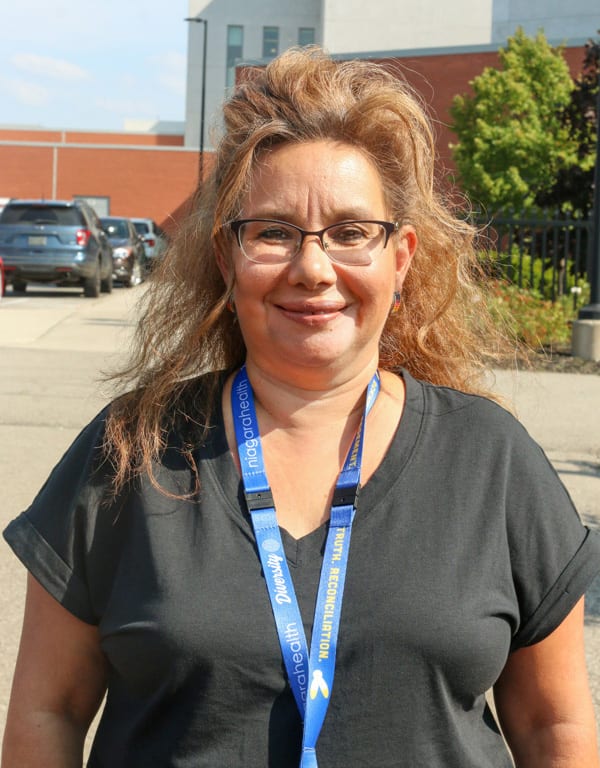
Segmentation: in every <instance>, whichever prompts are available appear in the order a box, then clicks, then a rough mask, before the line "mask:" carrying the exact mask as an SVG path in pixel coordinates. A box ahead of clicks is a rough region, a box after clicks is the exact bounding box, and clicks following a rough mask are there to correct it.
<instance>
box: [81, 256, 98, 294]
mask: <svg viewBox="0 0 600 768" xmlns="http://www.w3.org/2000/svg"><path fill="white" fill-rule="evenodd" d="M83 295H84V296H86V297H87V298H88V299H97V298H98V296H99V295H100V265H99V264H96V270H95V271H94V274H93V275H92V276H91V277H86V278H84V280H83Z"/></svg>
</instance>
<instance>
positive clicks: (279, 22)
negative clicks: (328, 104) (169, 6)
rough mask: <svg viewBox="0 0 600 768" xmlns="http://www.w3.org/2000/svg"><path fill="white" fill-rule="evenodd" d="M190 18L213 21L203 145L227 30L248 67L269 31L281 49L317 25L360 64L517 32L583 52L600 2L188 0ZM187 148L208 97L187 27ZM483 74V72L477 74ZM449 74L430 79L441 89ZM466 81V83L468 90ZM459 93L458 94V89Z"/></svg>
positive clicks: (213, 121)
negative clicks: (239, 32) (276, 30)
mask: <svg viewBox="0 0 600 768" xmlns="http://www.w3.org/2000/svg"><path fill="white" fill-rule="evenodd" d="M188 8H189V14H188V15H189V16H190V17H197V16H199V17H201V18H205V19H206V20H207V22H208V28H207V33H208V43H207V66H206V75H205V109H204V126H205V132H204V146H205V147H211V146H212V145H213V143H214V142H213V139H212V136H211V134H210V132H209V129H210V128H211V127H212V128H213V130H214V131H215V132H216V134H217V135H218V132H219V128H220V125H219V112H220V107H221V104H222V102H223V99H224V97H225V95H226V90H225V75H226V52H227V25H228V24H238V25H242V26H243V27H244V48H243V58H244V62H245V63H248V62H252V61H255V60H257V59H261V57H262V29H263V26H264V25H272V26H278V27H280V51H283V50H284V49H285V48H286V47H288V46H289V45H295V44H296V43H297V30H298V27H301V26H308V27H314V28H315V30H316V37H315V41H316V42H317V43H321V44H323V45H324V47H325V48H326V49H327V50H328V51H329V52H330V53H332V54H346V53H353V55H354V56H356V57H357V58H360V57H365V56H366V55H367V54H368V55H369V56H371V57H374V56H376V55H377V54H379V56H399V57H406V56H407V55H409V56H410V55H412V54H411V52H414V51H420V52H421V53H422V54H423V55H424V56H432V55H437V52H438V51H439V50H440V49H442V51H443V53H444V54H449V55H451V54H452V53H455V54H456V55H460V52H461V49H462V48H464V47H470V46H480V47H481V49H482V52H486V51H489V50H490V49H492V50H495V49H497V48H499V47H501V46H503V45H504V44H505V43H506V40H507V38H508V37H509V36H510V35H512V34H513V33H514V32H515V30H516V29H517V27H518V26H522V27H523V28H524V29H525V31H526V32H527V34H529V35H534V34H536V32H537V31H538V30H540V29H543V30H544V33H545V34H546V37H547V38H548V40H549V41H550V42H551V43H553V44H559V43H561V42H564V43H566V44H567V45H569V46H571V47H575V46H581V45H583V43H584V41H585V40H586V39H587V38H589V37H590V36H594V35H595V34H596V30H598V29H599V28H600V2H599V0H571V1H570V2H569V3H565V2H564V0H454V2H452V3H443V2H440V0H420V2H418V3H415V2H414V0H369V2H364V0H303V2H301V3H300V2H298V0H209V1H208V2H207V0H188ZM189 27H190V28H189V36H188V70H187V96H186V133H185V145H186V146H190V147H191V146H196V147H197V146H198V144H199V134H200V122H201V121H200V111H201V110H200V103H201V91H202V77H203V73H202V34H203V25H202V24H198V23H190V24H189ZM475 74H477V73H475ZM444 79H445V73H444V72H440V73H438V74H437V75H436V76H435V77H432V78H431V79H430V83H431V84H432V87H436V88H437V87H438V80H440V81H443V80H444ZM467 83H468V81H465V82H464V83H463V84H461V87H460V88H459V91H464V90H465V88H466V86H467ZM457 92H458V91H457Z"/></svg>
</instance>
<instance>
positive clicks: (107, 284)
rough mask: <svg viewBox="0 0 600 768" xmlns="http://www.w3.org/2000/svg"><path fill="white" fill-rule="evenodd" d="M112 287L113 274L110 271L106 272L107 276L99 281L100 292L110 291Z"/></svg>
mask: <svg viewBox="0 0 600 768" xmlns="http://www.w3.org/2000/svg"><path fill="white" fill-rule="evenodd" d="M112 289H113V276H112V271H110V272H109V273H108V276H107V277H105V278H104V280H101V281H100V290H101V291H102V293H112Z"/></svg>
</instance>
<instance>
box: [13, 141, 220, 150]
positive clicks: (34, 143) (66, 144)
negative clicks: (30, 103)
mask: <svg viewBox="0 0 600 768" xmlns="http://www.w3.org/2000/svg"><path fill="white" fill-rule="evenodd" d="M0 147H56V148H57V149H117V150H128V151H131V150H138V151H140V152H195V153H196V154H197V153H198V147H183V146H171V145H168V144H93V143H90V144H82V143H71V142H61V141H20V140H19V139H15V140H12V141H11V140H10V139H0ZM205 150H206V151H207V152H210V151H212V150H210V149H207V148H205Z"/></svg>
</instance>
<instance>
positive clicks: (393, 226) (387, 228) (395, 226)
mask: <svg viewBox="0 0 600 768" xmlns="http://www.w3.org/2000/svg"><path fill="white" fill-rule="evenodd" d="M257 221H258V222H264V223H265V224H282V225H283V226H285V227H291V228H292V229H295V230H296V232H299V233H300V242H299V243H298V246H297V248H296V250H295V252H294V253H293V254H292V256H291V257H290V258H289V259H286V260H285V261H277V262H263V261H255V259H251V258H250V256H248V254H247V253H246V251H245V250H244V248H243V246H242V236H241V229H242V227H243V226H244V224H252V223H254V222H257ZM344 224H379V225H380V226H381V227H383V229H384V232H385V239H384V241H383V247H382V248H381V250H382V251H384V250H385V248H386V247H387V244H388V242H389V239H390V236H391V235H393V234H394V232H398V231H399V229H400V224H399V223H398V222H397V221H379V220H378V219H348V220H347V221H338V222H336V223H335V224H329V225H328V226H326V227H323V229H316V230H309V229H302V227H298V226H297V225H296V224H291V223H290V222H289V221H283V220H281V219H260V218H258V219H235V220H234V221H229V222H227V226H228V227H229V228H230V229H231V231H232V232H233V234H234V235H235V237H236V240H237V244H238V246H239V249H240V251H241V252H242V253H243V254H244V256H245V257H246V258H247V259H248V261H251V262H253V263H254V264H269V263H273V264H289V263H290V262H291V261H292V260H293V259H295V258H296V256H297V255H298V254H299V253H300V251H301V250H302V246H303V244H304V238H305V237H308V236H309V235H314V236H315V237H318V238H319V242H320V244H321V248H322V249H323V252H324V253H325V254H326V255H327V257H328V258H329V259H331V261H334V262H335V263H336V264H343V265H344V266H353V265H352V264H347V263H346V262H343V261H339V260H338V259H336V258H335V257H334V256H332V255H331V254H330V253H329V251H328V250H327V248H326V246H325V243H324V241H323V237H324V235H325V233H326V232H327V231H328V230H329V229H335V228H336V227H341V226H343V225H344ZM369 263H370V262H369ZM354 266H366V264H356V265H354Z"/></svg>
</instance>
